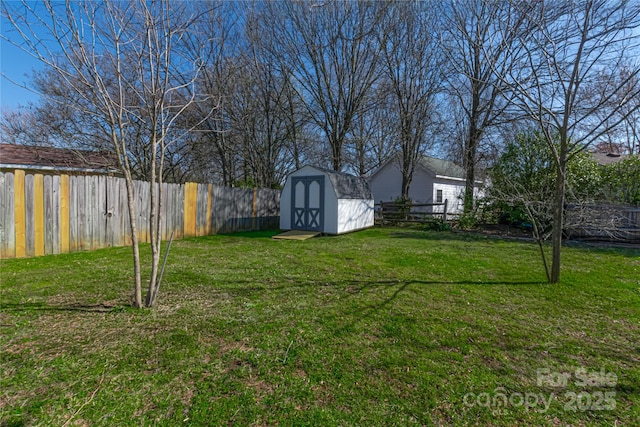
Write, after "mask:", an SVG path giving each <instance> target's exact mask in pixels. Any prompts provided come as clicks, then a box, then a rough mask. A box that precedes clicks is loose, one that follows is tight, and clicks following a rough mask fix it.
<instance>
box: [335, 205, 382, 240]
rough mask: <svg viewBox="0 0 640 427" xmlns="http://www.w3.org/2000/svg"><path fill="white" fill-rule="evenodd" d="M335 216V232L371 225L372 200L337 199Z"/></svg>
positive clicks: (372, 221)
mask: <svg viewBox="0 0 640 427" xmlns="http://www.w3.org/2000/svg"><path fill="white" fill-rule="evenodd" d="M337 218H338V223H337V230H336V232H335V234H340V233H346V232H348V231H354V230H360V229H363V228H367V227H373V224H374V219H373V200H365V199H341V200H339V201H338V215H337ZM328 230H329V229H327V232H329V233H331V232H332V231H328Z"/></svg>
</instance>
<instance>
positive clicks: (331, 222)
mask: <svg viewBox="0 0 640 427" xmlns="http://www.w3.org/2000/svg"><path fill="white" fill-rule="evenodd" d="M373 203H374V202H373V194H372V193H371V190H370V189H369V183H368V182H367V180H366V179H365V178H360V177H357V176H353V175H349V174H346V173H341V172H335V171H330V170H326V169H322V168H317V167H313V166H303V167H302V168H300V169H298V170H297V171H295V172H293V173H291V174H290V175H289V176H288V177H287V180H286V182H285V185H284V188H283V189H282V195H281V197H280V228H281V229H282V230H306V231H317V232H321V233H326V234H342V233H348V232H350V231H355V230H361V229H363V228H367V227H372V226H373Z"/></svg>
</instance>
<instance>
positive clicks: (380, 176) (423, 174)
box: [369, 155, 483, 214]
mask: <svg viewBox="0 0 640 427" xmlns="http://www.w3.org/2000/svg"><path fill="white" fill-rule="evenodd" d="M400 161H401V160H400V156H399V155H396V156H393V157H392V158H390V159H389V160H387V161H386V162H385V163H383V164H382V166H380V167H379V168H378V169H377V170H376V171H375V172H373V173H372V174H371V176H370V177H369V185H370V186H371V192H372V193H373V198H374V200H375V203H380V202H393V201H394V200H396V199H398V198H399V197H400V196H401V194H402V169H401V163H400ZM482 184H483V181H480V180H477V181H476V188H475V190H474V193H475V194H474V195H475V196H476V197H477V196H482V190H481V189H482ZM464 186H465V172H464V169H463V168H461V167H460V166H458V165H456V164H455V163H453V162H451V161H448V160H442V159H436V158H435V157H429V156H422V157H420V159H419V160H418V163H417V165H416V168H415V171H414V173H413V179H412V181H411V185H410V187H409V198H410V199H411V200H412V201H413V202H414V203H415V204H421V203H443V202H444V201H445V200H448V202H447V203H448V206H447V212H448V213H454V214H455V213H462V211H463V204H462V197H463V195H464ZM441 211H442V206H433V212H441Z"/></svg>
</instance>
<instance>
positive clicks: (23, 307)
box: [0, 302, 132, 313]
mask: <svg viewBox="0 0 640 427" xmlns="http://www.w3.org/2000/svg"><path fill="white" fill-rule="evenodd" d="M129 308H132V307H131V306H130V305H126V304H124V303H122V304H117V305H109V304H78V303H73V304H67V305H49V304H45V303H40V302H30V303H16V304H0V311H10V312H28V311H84V312H90V313H110V312H121V311H125V310H127V309H129Z"/></svg>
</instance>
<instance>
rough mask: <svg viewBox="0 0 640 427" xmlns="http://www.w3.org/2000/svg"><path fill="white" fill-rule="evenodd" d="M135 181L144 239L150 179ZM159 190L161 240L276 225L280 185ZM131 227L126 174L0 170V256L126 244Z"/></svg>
mask: <svg viewBox="0 0 640 427" xmlns="http://www.w3.org/2000/svg"><path fill="white" fill-rule="evenodd" d="M133 184H134V195H135V204H136V215H137V226H138V238H139V240H140V241H141V242H148V241H149V238H150V235H149V203H148V200H149V191H150V189H151V185H150V183H148V182H143V181H134V183H133ZM156 185H158V184H156ZM162 192H163V205H162V213H163V223H162V226H161V234H162V238H163V239H168V238H169V236H170V235H171V232H174V233H175V236H174V238H176V239H179V238H181V237H188V236H204V235H208V234H216V233H227V232H233V231H244V230H247V231H248V230H260V229H270V228H277V227H278V219H279V211H280V191H278V190H270V189H243V188H226V187H218V186H215V185H212V184H197V183H191V182H188V183H186V184H166V183H165V184H162ZM129 230H130V227H129V212H128V207H127V190H126V187H125V180H124V179H123V178H117V177H110V176H103V175H86V176H73V175H72V176H70V175H42V174H38V173H34V174H31V173H25V171H23V170H19V169H17V170H12V171H5V172H0V258H19V257H31V256H39V255H47V254H59V253H65V252H74V251H81V250H92V249H98V248H103V247H109V246H124V245H129V244H131V238H130V233H129Z"/></svg>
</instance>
